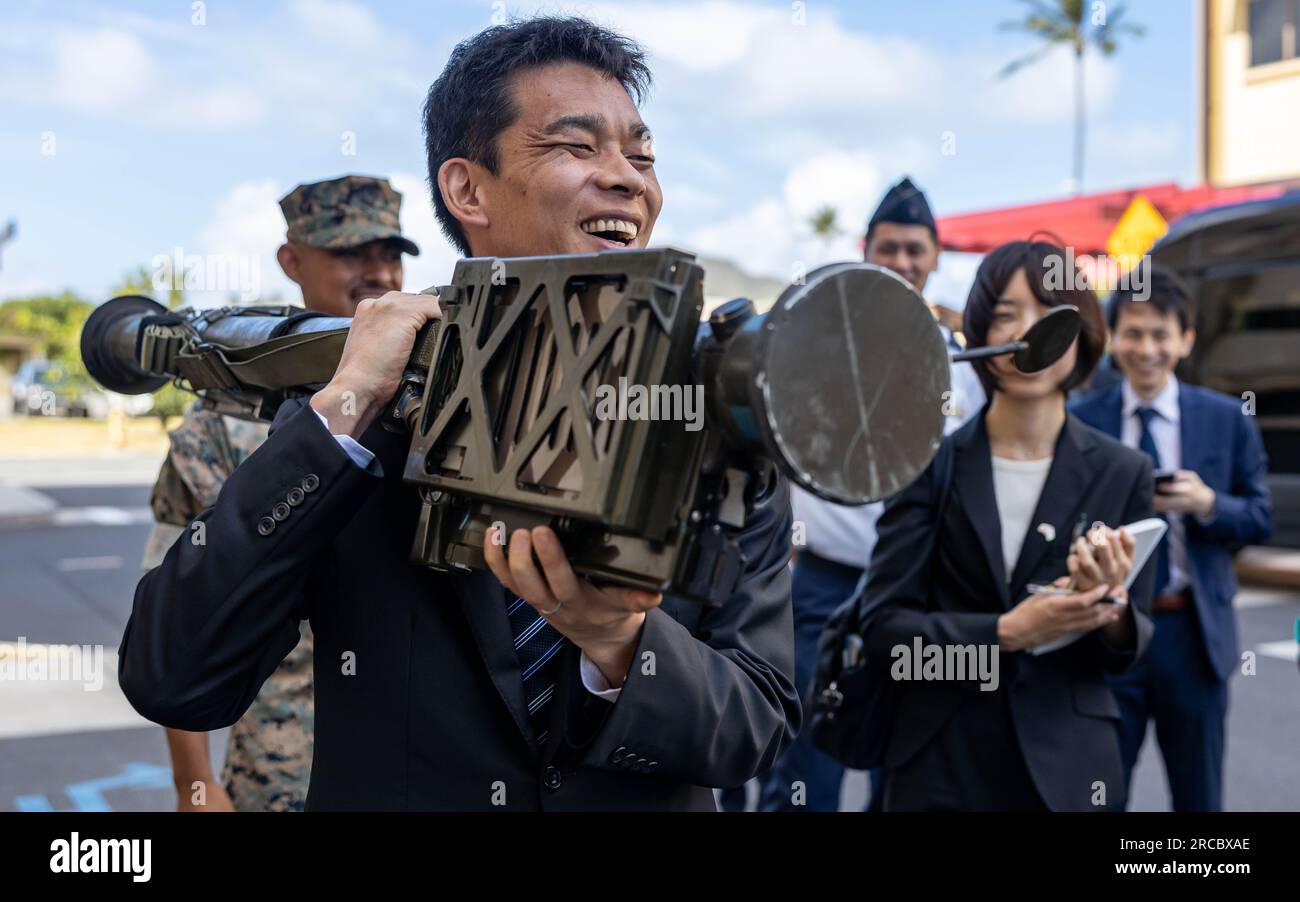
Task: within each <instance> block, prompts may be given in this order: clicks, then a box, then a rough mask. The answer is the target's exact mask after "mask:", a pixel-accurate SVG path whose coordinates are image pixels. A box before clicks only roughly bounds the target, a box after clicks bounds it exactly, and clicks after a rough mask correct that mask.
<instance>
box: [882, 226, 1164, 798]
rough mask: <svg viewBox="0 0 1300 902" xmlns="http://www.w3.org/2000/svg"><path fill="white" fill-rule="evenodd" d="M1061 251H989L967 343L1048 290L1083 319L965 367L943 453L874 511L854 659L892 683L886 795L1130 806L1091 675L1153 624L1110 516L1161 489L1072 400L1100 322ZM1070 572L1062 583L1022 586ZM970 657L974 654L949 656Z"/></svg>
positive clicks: (1111, 726) (1043, 299)
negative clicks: (965, 381)
mask: <svg viewBox="0 0 1300 902" xmlns="http://www.w3.org/2000/svg"><path fill="white" fill-rule="evenodd" d="M1068 259H1069V258H1068V257H1066V255H1065V252H1064V251H1063V250H1062V249H1061V248H1059V247H1056V246H1054V245H1051V244H1048V243H1046V242H1033V243H1030V242H1013V243H1011V244H1007V245H1003V246H1002V247H1000V248H997V249H996V250H994V251H993V252H992V253H990V254H989V255H988V256H987V257H986V258H985V259H984V262H983V263H982V264H981V266H980V268H979V272H978V274H977V275H976V278H975V284H974V286H973V287H972V289H971V292H970V297H969V298H968V300H967V303H966V312H965V328H964V331H965V334H966V337H967V341H968V344H969V346H971V347H980V346H983V345H988V344H997V343H1000V342H1004V341H1010V340H1013V339H1015V338H1017V337H1019V336H1021V335H1023V334H1024V332H1025V331H1026V330H1027V329H1028V328H1029V327H1030V326H1031V325H1032V324H1033V323H1034V322H1036V321H1037V320H1038V318H1039V317H1041V316H1042V315H1043V314H1044V313H1045V312H1046V311H1047V310H1049V309H1050V308H1052V307H1054V306H1056V305H1058V304H1074V305H1075V306H1077V307H1078V308H1079V311H1080V313H1081V314H1082V319H1083V328H1082V331H1081V332H1080V335H1079V338H1078V339H1077V340H1076V341H1075V343H1074V345H1073V346H1072V347H1071V348H1070V350H1069V351H1068V352H1067V353H1066V354H1065V356H1064V357H1062V358H1061V359H1060V360H1059V361H1057V362H1056V363H1055V364H1053V365H1052V366H1051V367H1049V368H1048V369H1046V370H1044V371H1042V372H1040V373H1037V374H1032V375H1026V374H1023V373H1020V372H1019V371H1017V370H1016V369H1015V367H1014V366H1013V365H1012V363H1011V361H1010V358H1009V357H1006V356H1003V357H997V358H992V359H991V360H989V361H978V362H976V371H977V372H978V373H979V375H980V378H981V380H982V381H983V382H984V387H985V389H986V391H987V393H988V396H989V398H990V399H991V400H990V401H989V403H988V405H986V406H985V408H984V410H983V411H982V412H981V413H980V415H979V416H977V417H975V418H974V419H972V420H971V421H970V422H969V423H967V424H966V425H965V426H964V427H963V428H961V429H959V430H958V431H957V432H955V433H954V434H953V435H951V436H949V437H948V438H947V439H946V440H945V441H946V442H948V443H950V445H951V447H950V448H948V449H945V452H943V454H948V455H950V457H949V460H950V462H951V467H950V468H949V467H947V466H944V467H939V466H937V465H936V464H932V465H931V467H930V468H929V469H928V470H927V471H926V472H925V474H923V475H922V477H921V478H920V479H918V480H917V481H916V483H914V484H913V485H912V486H911V487H909V488H908V489H907V490H905V491H904V492H902V493H901V494H899V495H898V496H896V497H895V498H894V499H893V500H892V501H891V502H890V503H889V504H888V506H887V507H886V510H885V513H884V515H883V516H882V517H881V519H880V522H879V526H878V530H879V541H878V543H877V545H876V549H875V554H874V556H873V558H872V561H871V568H870V576H869V578H868V581H867V583H866V586H865V588H864V590H863V597H862V599H861V608H860V610H862V611H865V612H868V613H867V614H866V615H865V621H866V622H865V623H864V624H863V635H864V638H865V643H866V648H867V655H868V657H867V660H868V661H869V662H872V661H874V662H881V663H880V664H879V666H881V667H882V668H883V667H886V666H888V667H889V670H890V678H892V679H896V680H900V681H902V682H900V685H899V688H900V689H901V694H900V695H899V696H898V698H899V701H898V705H897V708H896V710H895V714H894V718H893V723H892V729H891V731H890V736H889V740H888V745H887V748H886V752H885V758H884V764H885V794H884V807H885V810H896V811H897V810H1044V809H1049V810H1058V811H1060V810H1074V811H1078V810H1087V811H1096V810H1107V809H1113V810H1122V808H1123V805H1124V793H1125V783H1124V771H1123V767H1122V765H1121V761H1120V749H1119V738H1118V731H1117V726H1118V718H1119V709H1118V708H1117V707H1116V703H1115V699H1114V697H1113V696H1112V695H1111V691H1110V689H1109V688H1108V687H1107V686H1106V683H1105V681H1104V679H1103V675H1104V674H1105V673H1107V672H1114V673H1118V672H1122V671H1124V670H1126V669H1127V668H1129V667H1131V666H1132V665H1133V663H1134V662H1135V661H1136V660H1137V658H1138V657H1139V656H1141V654H1142V653H1143V650H1144V649H1145V648H1146V646H1147V643H1148V641H1149V640H1150V637H1151V630H1152V626H1151V616H1150V604H1151V567H1149V566H1148V567H1145V568H1144V570H1143V573H1142V575H1141V576H1140V578H1139V579H1138V580H1137V581H1136V582H1135V583H1134V586H1133V588H1132V590H1131V591H1128V592H1126V591H1125V590H1124V582H1125V579H1126V577H1127V575H1128V572H1129V570H1130V568H1131V566H1132V558H1131V555H1132V554H1133V547H1134V545H1133V540H1132V538H1131V537H1130V536H1129V535H1128V533H1127V532H1126V531H1118V528H1119V527H1120V526H1121V525H1123V524H1126V523H1132V522H1134V521H1136V520H1141V519H1144V518H1146V517H1149V516H1151V497H1152V491H1153V488H1154V486H1153V484H1152V475H1151V465H1150V463H1149V461H1148V458H1147V457H1146V456H1145V455H1143V454H1140V453H1139V452H1136V451H1133V450H1131V449H1128V448H1126V447H1124V446H1123V445H1122V444H1120V443H1119V442H1117V441H1115V440H1113V439H1111V438H1109V437H1108V436H1106V435H1104V434H1102V433H1101V432H1098V431H1097V430H1095V429H1092V428H1091V427H1089V426H1086V425H1084V424H1083V423H1082V422H1081V421H1079V420H1077V419H1075V418H1074V417H1073V416H1071V415H1069V414H1068V413H1067V412H1066V409H1065V398H1066V394H1067V393H1068V392H1069V391H1070V389H1071V388H1073V387H1074V386H1076V385H1078V384H1080V383H1081V382H1082V381H1084V380H1085V379H1086V378H1087V377H1088V375H1089V374H1090V373H1091V371H1092V369H1093V367H1094V366H1095V365H1096V363H1097V360H1098V358H1099V357H1100V356H1101V354H1102V350H1103V345H1104V335H1105V326H1104V324H1103V322H1102V318H1101V313H1100V310H1099V308H1098V305H1097V301H1096V298H1095V296H1094V295H1093V294H1092V293H1091V292H1090V291H1087V290H1083V289H1080V290H1070V289H1064V288H1058V287H1057V285H1059V284H1060V283H1061V282H1064V281H1067V277H1068V276H1073V275H1074V274H1073V273H1063V272H1062V267H1064V266H1065V265H1066V261H1067V260H1068ZM943 454H941V457H942V456H943ZM937 460H939V458H936V461H937ZM941 469H942V470H944V471H945V472H950V474H951V475H950V477H949V480H950V481H949V482H948V486H947V492H946V493H945V492H942V491H941V488H942V487H940V486H936V485H935V484H934V483H935V481H936V480H942V479H943V475H941V474H940V472H939V471H940V470H941ZM944 496H946V500H942V499H943V498H944ZM1101 524H1104V526H1105V527H1107V528H1102V527H1101ZM1080 533H1082V535H1080ZM1076 539H1077V540H1076ZM1067 577H1069V578H1072V580H1073V583H1072V586H1073V588H1074V591H1072V592H1070V593H1069V594H1054V593H1050V592H1042V591H1033V590H1031V589H1030V588H1029V586H1030V584H1055V585H1056V586H1057V587H1065V586H1066V584H1067ZM1108 599H1114V601H1110V600H1108ZM1072 634H1078V635H1079V638H1077V640H1076V641H1073V642H1070V643H1069V644H1066V645H1064V646H1063V647H1060V648H1059V649H1058V650H1054V651H1043V650H1042V646H1044V645H1046V644H1049V643H1051V642H1053V641H1054V640H1060V639H1062V638H1065V637H1067V636H1069V635H1072ZM1033 649H1038V650H1039V652H1040V653H1033V652H1032V651H1031V650H1033ZM979 655H983V656H984V657H983V658H979ZM917 658H921V659H922V660H923V661H925V662H928V663H929V664H930V665H933V666H930V667H922V666H921V664H920V663H918V662H917V660H916V659H917ZM977 660H980V661H982V662H983V663H984V664H985V665H986V666H984V667H983V668H977V667H974V666H971V667H968V668H962V667H958V666H957V665H958V663H959V662H961V661H965V662H967V663H969V664H972V665H973V664H974V662H975V661H977ZM963 669H964V670H965V672H963Z"/></svg>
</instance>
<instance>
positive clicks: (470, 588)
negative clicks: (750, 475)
mask: <svg viewBox="0 0 1300 902" xmlns="http://www.w3.org/2000/svg"><path fill="white" fill-rule="evenodd" d="M649 77H650V75H649V71H648V69H647V68H646V66H645V63H644V59H643V55H642V52H641V50H640V49H639V48H638V47H637V46H636V45H635V44H632V43H631V42H630V41H628V40H626V39H625V38H622V37H620V36H619V35H616V34H613V33H612V32H609V31H606V30H604V29H602V28H599V27H597V26H595V25H593V24H591V23H590V22H586V21H584V20H581V19H573V18H540V19H533V20H528V21H524V22H519V23H516V24H511V25H505V26H498V27H495V28H491V29H488V30H487V31H485V32H482V33H481V34H479V35H477V36H475V37H473V38H471V39H470V40H468V41H466V42H465V43H463V44H461V45H459V46H458V47H457V48H456V49H455V50H454V51H453V53H452V55H451V58H450V60H449V62H448V63H447V66H446V69H445V70H444V71H443V73H442V75H441V76H440V77H439V78H438V80H437V81H436V82H435V83H434V85H433V87H432V88H431V89H430V91H429V96H428V100H427V102H426V105H425V135H426V150H427V155H428V167H429V179H430V184H431V186H432V188H433V198H434V203H435V208H436V212H437V215H438V218H439V221H440V223H441V224H442V227H443V229H444V230H445V231H446V232H447V234H448V236H449V237H451V239H452V240H453V241H455V243H456V244H457V246H458V247H459V248H460V249H461V251H462V252H463V253H465V254H468V255H473V256H497V257H511V256H530V255H539V254H558V253H590V252H594V251H603V250H617V249H621V248H625V247H637V248H640V247H645V245H646V243H647V242H648V240H649V238H650V233H651V230H652V229H653V226H654V223H655V219H656V218H657V216H658V214H659V208H660V205H661V203H662V197H661V192H660V189H659V185H658V183H657V181H656V179H655V176H654V169H653V165H654V159H653V155H652V153H651V150H650V135H649V131H648V130H647V129H646V126H645V125H644V123H642V121H641V118H640V115H639V114H638V112H637V107H636V103H635V102H634V99H635V100H639V99H640V97H641V95H642V93H643V92H644V90H645V89H646V87H647V85H648V83H649ZM438 316H439V309H438V304H437V300H436V298H434V297H432V296H429V295H410V294H399V293H395V292H393V293H388V294H385V295H384V296H383V297H381V298H378V299H370V300H365V301H362V302H361V303H360V304H359V305H358V307H357V313H356V318H355V320H354V322H353V324H352V328H351V329H350V331H349V335H348V340H347V345H346V347H345V349H344V351H343V356H342V359H341V360H340V362H339V366H338V369H337V371H336V373H335V375H334V378H333V379H332V380H331V381H330V383H329V384H328V385H326V386H325V387H324V388H323V389H322V390H321V391H320V392H318V393H317V394H316V395H315V396H314V397H313V398H312V400H311V403H310V405H305V404H292V403H291V404H286V405H285V406H284V407H283V408H282V409H281V411H280V413H279V415H278V417H277V420H276V423H275V426H274V428H273V430H272V432H271V435H270V438H269V439H268V440H267V442H266V444H265V445H263V446H262V448H261V449H259V450H258V451H257V452H256V453H255V454H254V455H253V456H252V457H250V458H249V459H248V460H247V461H245V462H244V464H243V465H241V466H240V467H239V469H238V470H236V471H235V473H234V474H233V476H232V477H231V479H230V481H229V482H228V483H227V484H226V487H225V489H224V490H223V492H222V494H221V496H220V498H219V499H218V500H217V502H216V504H215V505H214V506H213V507H212V508H211V509H209V510H207V511H206V512H204V513H203V514H202V516H201V519H202V520H203V521H204V523H205V525H206V543H205V544H204V545H202V546H196V545H193V544H191V543H190V542H188V541H186V540H185V539H184V538H182V539H181V540H180V541H178V542H177V543H176V544H175V545H173V546H172V547H171V549H170V550H169V551H168V553H167V556H166V558H165V559H164V561H163V563H162V564H161V566H159V567H158V568H157V569H155V570H153V571H152V572H150V573H149V574H147V575H146V576H145V578H144V579H143V580H142V581H141V583H140V586H139V587H138V589H137V591H136V598H135V606H134V610H133V612H132V615H131V619H130V621H129V623H128V624H127V629H126V634H125V635H124V637H123V640H122V647H121V653H120V662H121V663H120V682H121V685H122V687H123V689H124V691H125V693H126V695H127V697H128V698H129V699H130V700H131V702H132V704H133V705H135V707H136V708H137V710H139V711H140V712H141V713H142V714H144V715H145V716H146V717H149V718H150V719H152V720H156V721H159V722H160V723H164V724H166V725H169V726H175V727H180V728H183V729H190V730H196V729H213V728H216V727H219V726H222V725H225V724H228V723H230V722H232V721H233V720H235V719H236V718H238V717H239V715H240V714H241V713H242V712H243V710H244V709H245V708H247V706H248V704H249V702H250V701H251V699H252V697H253V696H254V695H255V694H256V692H257V687H258V686H259V685H260V684H261V682H262V681H263V680H264V679H265V678H266V676H267V674H268V673H270V672H271V670H273V669H274V667H275V666H276V664H277V663H278V662H279V661H280V660H281V659H282V658H283V657H284V656H285V655H286V654H287V653H288V652H289V651H290V650H291V649H292V648H293V646H294V644H295V643H296V642H297V639H298V623H299V621H300V620H302V619H304V618H307V619H310V621H311V625H312V631H313V633H314V637H315V649H316V667H315V679H316V684H315V685H316V746H315V759H314V761H313V765H312V779H311V788H310V792H309V796H308V802H307V807H308V808H309V809H461V810H464V809H485V810H496V809H501V808H506V809H520V810H536V809H598V808H603V809H639V810H646V809H654V810H683V809H710V810H711V809H713V808H714V804H713V795H712V792H711V791H710V790H709V789H708V787H725V786H736V785H740V784H743V783H744V782H745V781H746V780H748V779H749V778H750V777H752V776H754V775H755V774H756V773H758V772H760V771H761V770H763V769H764V768H766V767H768V766H769V765H770V764H771V763H772V761H773V760H775V758H776V757H777V755H778V754H779V752H780V751H781V749H782V748H784V747H785V746H786V745H787V744H788V743H789V741H790V739H791V737H792V736H793V734H794V732H795V731H796V730H797V729H798V725H799V718H800V711H799V703H798V698H797V696H796V694H795V691H794V687H793V682H792V677H791V672H792V670H793V647H792V636H791V615H790V577H789V574H788V571H787V567H786V563H787V560H788V558H789V541H788V536H789V534H790V523H791V518H790V512H789V501H788V498H789V495H788V489H787V487H786V486H785V484H784V482H782V483H781V484H780V485H779V486H778V488H777V490H776V491H775V492H774V493H773V494H772V496H771V497H770V499H769V500H768V501H767V502H766V503H764V504H762V505H760V506H759V507H757V508H756V509H755V510H754V511H753V512H752V514H751V515H750V516H749V518H748V521H747V523H746V525H745V529H744V530H743V532H742V533H741V535H740V536H739V541H740V544H741V548H742V554H743V556H744V560H745V562H746V564H745V569H744V572H743V574H742V578H741V581H740V584H739V586H738V588H737V590H736V592H735V593H734V594H733V596H732V597H731V598H730V599H729V600H728V601H727V602H725V603H724V604H722V605H719V606H717V607H713V608H709V609H704V608H702V607H699V606H697V605H694V604H692V603H689V602H686V601H684V600H682V599H677V598H673V597H671V596H669V597H662V596H660V595H658V594H653V593H648V592H644V591H639V590H632V589H621V588H616V587H598V586H595V585H593V584H592V583H590V582H588V581H586V580H585V579H582V578H580V577H578V576H577V575H576V574H575V573H574V572H573V570H572V568H571V567H570V566H569V563H568V561H567V559H566V557H565V554H564V549H563V548H562V547H561V546H560V544H559V541H558V539H557V537H556V535H555V533H554V532H552V531H551V530H550V529H546V528H538V529H534V530H532V531H528V530H519V531H518V532H517V533H516V534H515V535H512V536H509V537H508V544H507V545H506V546H504V547H502V546H498V545H495V544H492V543H489V545H488V546H487V557H488V563H489V565H490V567H491V572H490V573H487V572H477V573H439V572H435V571H432V570H429V569H426V568H422V567H418V566H414V565H412V564H410V563H408V561H407V554H408V552H409V549H410V545H411V539H412V534H413V531H414V529H415V526H416V520H417V516H418V512H419V503H418V498H417V496H416V493H415V492H414V491H412V490H411V489H410V488H409V487H407V486H405V485H403V484H402V480H401V472H402V468H403V464H404V461H405V457H406V450H407V441H406V440H405V439H403V438H401V437H399V436H395V435H392V434H389V433H387V432H385V431H384V430H383V429H382V428H380V427H379V425H378V424H376V423H375V422H374V420H375V417H376V415H377V414H378V413H379V412H380V411H381V410H382V409H383V408H384V406H385V404H386V402H388V401H389V399H391V397H392V395H393V393H394V392H395V390H396V387H397V382H398V378H399V376H400V374H401V372H402V370H403V368H404V366H405V364H406V361H407V359H408V357H409V355H410V351H411V347H412V344H413V341H414V337H415V334H416V332H417V330H418V329H419V328H420V327H421V326H422V325H424V323H425V322H427V321H428V320H429V319H431V318H436V317H438ZM503 538H506V537H503Z"/></svg>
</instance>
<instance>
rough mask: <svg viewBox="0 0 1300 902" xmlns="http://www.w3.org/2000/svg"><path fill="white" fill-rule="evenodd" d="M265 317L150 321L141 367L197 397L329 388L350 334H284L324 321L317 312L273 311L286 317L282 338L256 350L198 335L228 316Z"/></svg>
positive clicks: (219, 314)
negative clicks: (183, 384) (173, 379)
mask: <svg viewBox="0 0 1300 902" xmlns="http://www.w3.org/2000/svg"><path fill="white" fill-rule="evenodd" d="M289 311H293V312H292V313H289ZM267 312H268V311H265V310H260V309H259V310H240V309H239V308H223V309H221V310H214V311H211V312H209V313H205V314H203V315H202V316H201V317H198V318H197V319H194V320H188V321H187V320H185V319H183V318H182V317H179V316H176V315H174V314H166V315H160V316H156V317H150V318H148V319H147V320H145V322H144V329H143V330H142V331H141V333H140V347H139V351H138V357H139V360H140V363H141V365H142V366H143V367H144V368H145V369H147V370H149V371H151V372H167V373H171V374H173V375H175V376H178V377H180V378H182V379H184V380H185V381H187V382H188V383H189V384H190V386H191V387H192V388H193V389H194V390H196V391H237V390H239V389H241V388H246V387H248V386H254V387H258V388H268V389H277V388H284V387H285V386H287V385H313V384H319V383H323V382H328V381H329V380H330V378H332V377H333V375H334V370H335V369H337V367H338V362H339V358H340V357H341V356H342V354H343V345H344V343H345V342H346V341H347V334H348V330H347V329H334V330H330V331H325V332H304V333H300V334H285V333H286V332H288V330H290V329H292V328H293V327H294V325H296V324H297V323H299V322H301V321H302V320H304V319H311V318H315V317H316V316H319V315H320V314H317V313H315V312H313V311H304V310H301V309H300V308H281V309H278V310H273V311H269V312H270V313H279V314H280V315H286V314H288V315H287V317H286V319H285V320H284V321H283V322H282V323H281V324H280V325H279V327H278V328H277V329H276V332H277V333H279V334H278V337H276V338H272V339H271V340H269V341H265V342H261V343H260V344H258V345H257V346H255V347H253V348H228V347H223V346H222V345H220V344H217V343H213V342H208V341H205V340H204V339H203V336H202V335H201V334H200V329H202V328H206V327H209V326H211V325H212V324H213V323H215V322H217V321H219V320H221V319H225V318H226V317H229V316H252V315H267Z"/></svg>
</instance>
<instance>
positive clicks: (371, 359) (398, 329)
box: [311, 291, 442, 439]
mask: <svg viewBox="0 0 1300 902" xmlns="http://www.w3.org/2000/svg"><path fill="white" fill-rule="evenodd" d="M441 318H442V310H441V308H439V306H438V297H437V295H432V294H406V293H403V292H400V291H390V292H388V293H387V294H385V295H383V296H381V297H378V298H367V299H365V300H364V301H362V302H361V303H360V304H358V305H357V313H356V316H354V317H353V318H352V326H351V328H349V329H348V339H347V343H346V344H344V346H343V356H342V357H341V358H339V365H338V369H337V370H335V371H334V378H333V379H331V380H330V381H329V384H328V385H326V386H325V387H324V388H323V389H321V390H320V391H319V392H317V393H316V394H315V395H314V396H313V397H312V399H311V406H312V407H313V408H314V409H315V410H316V412H317V413H319V414H320V415H321V416H323V417H324V418H325V420H326V422H327V423H329V430H330V433H331V434H333V435H350V436H352V437H353V438H357V439H359V438H360V437H361V434H362V433H363V432H365V431H366V429H367V428H368V427H369V426H370V424H371V423H372V422H374V419H375V417H376V416H378V415H379V414H380V413H381V412H382V409H383V407H384V405H385V404H387V403H388V402H389V401H391V400H392V398H393V395H395V394H396V393H397V385H398V383H399V382H400V381H401V378H402V372H403V370H405V369H406V364H407V362H408V361H409V360H410V359H411V349H412V348H413V347H414V346H415V334H416V333H417V332H419V331H420V328H421V327H422V326H423V325H424V324H425V323H427V322H428V321H429V320H431V319H441Z"/></svg>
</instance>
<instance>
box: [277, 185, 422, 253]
mask: <svg viewBox="0 0 1300 902" xmlns="http://www.w3.org/2000/svg"><path fill="white" fill-rule="evenodd" d="M401 207H402V195H401V194H399V193H398V192H397V191H395V190H394V189H393V186H392V185H390V184H388V179H377V178H372V177H371V176H368V175H345V176H342V177H341V178H336V179H326V180H325V181H323V182H311V183H310V184H306V185H299V186H298V187H297V188H294V189H293V190H292V191H290V192H289V193H288V194H286V195H285V196H284V197H282V198H280V209H281V210H282V211H284V221H285V223H286V224H288V226H289V237H290V238H291V239H293V240H294V241H301V242H303V243H304V244H310V245H311V246H312V247H320V248H326V249H328V250H337V249H340V248H348V247H357V246H359V245H362V244H365V243H366V242H368V241H376V240H379V239H382V238H396V239H397V240H398V241H400V242H401V245H402V250H404V251H406V253H408V254H411V255H412V256H414V255H417V254H419V253H420V248H419V246H418V245H417V244H416V243H415V242H414V241H412V240H411V239H410V238H407V237H406V236H404V235H403V234H402V228H401V225H400V224H399V223H398V221H397V211H398V210H400V209H401Z"/></svg>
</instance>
